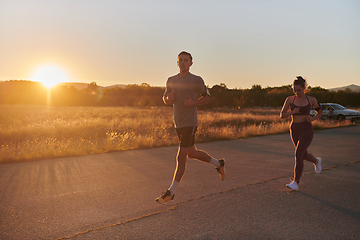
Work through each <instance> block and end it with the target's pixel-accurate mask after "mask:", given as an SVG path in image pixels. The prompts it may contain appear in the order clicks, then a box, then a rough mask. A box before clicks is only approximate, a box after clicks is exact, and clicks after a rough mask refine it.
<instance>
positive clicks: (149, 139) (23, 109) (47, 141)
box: [0, 105, 350, 162]
mask: <svg viewBox="0 0 360 240" xmlns="http://www.w3.org/2000/svg"><path fill="white" fill-rule="evenodd" d="M279 111H280V109H268V108H259V109H245V110H232V111H231V110H227V111H220V110H218V111H199V128H198V133H197V142H209V141H216V140H225V139H236V138H246V137H250V136H257V135H268V134H276V133H285V132H287V131H288V129H289V128H288V126H289V121H288V120H287V121H284V120H281V119H279ZM172 118H173V117H172V108H166V107H164V108H152V109H138V108H127V107H101V108H100V107H44V106H14V105H11V106H7V105H2V106H0V162H15V161H24V160H36V159H47V158H54V157H66V156H78V155H87V154H96V153H105V152H111V151H121V150H129V149H139V148H153V147H160V146H169V145H176V144H178V140H177V136H176V133H175V130H174V127H173V120H172ZM349 124H350V123H349V122H344V123H341V124H339V123H338V122H334V123H327V122H316V123H315V124H314V128H329V127H338V126H344V125H349Z"/></svg>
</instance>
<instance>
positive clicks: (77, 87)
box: [59, 82, 89, 90]
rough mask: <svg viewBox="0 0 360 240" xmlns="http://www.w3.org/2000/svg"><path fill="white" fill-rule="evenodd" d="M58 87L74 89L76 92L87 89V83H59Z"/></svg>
mask: <svg viewBox="0 0 360 240" xmlns="http://www.w3.org/2000/svg"><path fill="white" fill-rule="evenodd" d="M59 85H60V86H66V87H74V88H76V89H77V90H82V89H85V88H87V87H88V85H89V84H88V83H80V82H63V83H59Z"/></svg>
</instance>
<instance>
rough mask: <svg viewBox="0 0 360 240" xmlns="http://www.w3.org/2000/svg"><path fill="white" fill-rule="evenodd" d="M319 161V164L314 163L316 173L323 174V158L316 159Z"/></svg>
mask: <svg viewBox="0 0 360 240" xmlns="http://www.w3.org/2000/svg"><path fill="white" fill-rule="evenodd" d="M316 159H317V160H318V162H317V164H315V163H314V167H315V172H316V173H321V169H322V168H321V161H322V158H321V157H317V158H316Z"/></svg>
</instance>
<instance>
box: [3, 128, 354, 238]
mask: <svg viewBox="0 0 360 240" xmlns="http://www.w3.org/2000/svg"><path fill="white" fill-rule="evenodd" d="M359 139H360V126H356V127H345V128H337V129H329V130H320V131H315V137H314V140H313V143H312V145H311V146H310V148H309V152H311V153H313V154H314V155H315V156H321V157H322V158H323V168H324V171H323V172H322V173H321V174H315V172H314V168H313V165H312V164H311V163H309V162H306V163H305V168H304V176H303V177H302V179H301V184H300V186H299V192H292V191H290V190H288V189H287V188H286V187H285V184H286V183H289V178H291V177H292V175H293V165H294V156H293V154H294V148H293V146H292V143H291V140H290V137H289V134H281V135H272V136H264V137H253V138H249V139H238V140H231V141H221V142H213V143H204V144H197V147H198V148H200V149H203V150H205V151H207V152H208V153H210V154H211V155H213V156H214V157H216V158H221V157H225V158H226V159H227V178H226V179H225V181H220V180H219V177H218V175H217V172H216V170H215V169H214V168H213V167H212V166H211V165H209V164H205V163H200V162H197V161H194V160H189V161H188V166H187V171H186V174H185V176H184V178H183V181H182V182H181V184H180V185H179V187H178V189H177V192H176V197H175V200H174V202H173V204H171V205H169V206H162V205H160V204H158V203H156V202H155V201H154V199H155V198H156V197H158V196H159V195H160V194H161V193H162V192H163V191H165V190H166V189H167V187H168V186H169V185H170V183H171V179H172V175H173V171H174V168H175V154H176V151H177V147H164V148H157V149H148V150H134V151H125V152H118V153H108V154H100V155H90V156H84V157H72V158H62V159H53V160H44V161H37V162H27V163H26V162H25V163H14V164H1V165H0V183H1V184H0V203H1V205H0V222H1V226H0V239H63V238H74V239H360V200H359V199H360V198H359V197H360V190H359V186H360V174H359V173H360V144H359Z"/></svg>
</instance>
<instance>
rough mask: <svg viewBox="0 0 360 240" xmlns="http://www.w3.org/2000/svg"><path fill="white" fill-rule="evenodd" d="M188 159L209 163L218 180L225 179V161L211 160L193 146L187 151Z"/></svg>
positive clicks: (205, 153)
mask: <svg viewBox="0 0 360 240" xmlns="http://www.w3.org/2000/svg"><path fill="white" fill-rule="evenodd" d="M187 156H188V157H189V158H194V159H197V160H199V161H202V162H206V163H210V164H212V165H214V166H215V168H216V170H217V171H218V173H219V176H220V180H224V179H225V175H226V171H225V162H226V161H225V159H220V160H217V159H216V158H213V157H212V156H210V155H209V154H208V153H207V152H205V151H202V150H199V149H197V148H196V147H195V145H193V146H192V147H190V149H189V151H188V155H187Z"/></svg>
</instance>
